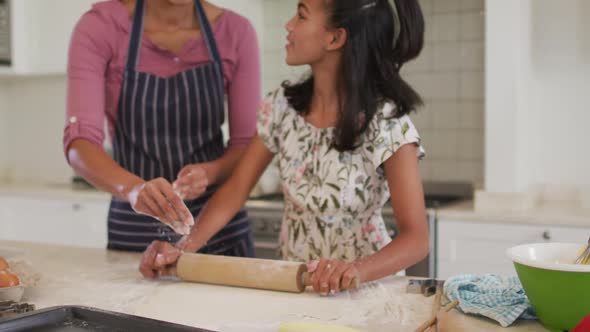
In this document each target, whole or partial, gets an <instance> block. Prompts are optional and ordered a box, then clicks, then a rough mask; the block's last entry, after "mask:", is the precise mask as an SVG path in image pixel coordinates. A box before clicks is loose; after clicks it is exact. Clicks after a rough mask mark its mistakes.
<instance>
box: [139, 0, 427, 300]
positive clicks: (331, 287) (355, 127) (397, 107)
mask: <svg viewBox="0 0 590 332" xmlns="http://www.w3.org/2000/svg"><path fill="white" fill-rule="evenodd" d="M286 28H287V31H288V32H289V34H288V36H287V40H288V45H287V63H288V64H289V65H303V64H307V65H309V66H310V67H311V76H310V77H309V78H307V79H305V80H303V81H302V82H300V83H297V84H289V83H285V84H283V88H282V89H279V90H277V91H275V92H273V93H271V94H270V95H269V96H268V98H267V99H266V101H265V102H264V103H263V106H262V107H261V110H260V113H259V116H258V135H257V136H256V137H255V138H254V139H253V141H252V143H250V145H249V147H248V149H247V151H246V153H245V154H244V158H243V159H242V162H241V163H240V165H239V166H238V167H237V168H236V170H235V171H234V173H233V175H232V176H231V178H230V179H229V180H228V181H227V182H226V183H225V184H224V186H223V187H222V188H221V189H220V190H219V191H218V192H217V193H216V194H215V195H214V197H213V198H212V199H211V200H210V202H209V204H208V205H207V207H206V208H205V209H204V210H203V211H202V212H201V215H200V216H199V217H198V218H197V221H198V223H197V224H196V226H195V227H193V228H192V231H191V233H190V234H189V235H187V236H185V237H184V238H183V239H182V240H181V241H180V242H179V243H177V244H176V245H175V246H172V245H170V244H168V243H161V242H154V243H153V244H152V245H151V247H150V248H149V249H148V250H146V252H145V253H144V256H143V259H142V262H141V265H140V270H141V271H142V273H143V274H144V276H146V277H155V276H157V275H158V274H159V273H160V272H161V270H162V269H163V268H164V267H165V266H166V265H167V264H172V263H174V262H175V261H176V259H177V258H178V256H179V254H180V253H181V252H182V251H194V250H196V249H198V248H200V247H201V246H203V245H204V244H205V243H206V242H207V241H208V240H209V238H210V237H211V236H213V234H215V233H216V232H217V231H218V230H219V229H221V228H222V227H223V225H225V224H226V222H227V221H228V220H229V219H230V218H231V215H232V214H233V213H234V211H236V210H237V209H238V208H239V207H240V206H241V205H242V204H243V202H244V200H245V199H246V198H247V196H248V192H249V191H250V190H251V188H252V187H253V186H254V184H255V183H256V180H257V179H258V177H259V176H260V174H261V173H262V172H263V170H264V169H265V167H267V165H268V164H269V162H270V161H271V160H272V158H273V156H275V155H277V156H278V162H279V168H280V173H281V182H282V185H283V192H284V195H285V214H284V218H283V228H282V234H281V239H280V242H281V252H282V255H283V258H284V259H287V260H294V261H303V262H310V264H309V269H310V270H311V271H312V272H314V273H313V286H314V290H315V291H316V292H319V293H320V294H328V293H333V292H338V291H340V290H342V289H347V288H349V287H350V286H351V285H352V284H353V280H355V279H356V280H358V281H360V282H366V281H372V280H376V279H380V278H382V277H385V276H387V275H390V274H393V273H395V272H397V271H400V270H403V269H405V268H407V267H409V266H411V265H413V264H415V263H416V262H418V261H420V260H421V259H422V258H424V257H425V256H426V254H427V253H428V228H427V224H426V220H425V217H424V216H425V215H426V212H425V208H424V196H423V191H422V185H421V180H420V175H419V172H418V159H419V158H420V157H421V156H422V155H423V152H422V149H421V147H420V137H419V136H418V133H417V131H416V129H415V127H414V125H413V124H412V122H411V121H410V118H409V117H408V113H409V112H410V111H412V110H414V109H415V107H416V106H417V105H418V104H419V103H420V102H421V101H420V97H419V96H418V94H417V93H416V92H415V91H414V90H413V89H412V88H411V87H410V86H409V85H408V84H407V83H406V82H405V81H404V80H403V79H402V78H401V77H400V68H401V66H402V65H403V64H404V63H406V62H407V61H409V60H411V59H413V58H415V57H416V56H417V55H418V54H419V53H420V51H421V49H422V46H423V35H424V22H423V16H422V12H421V9H420V6H419V4H418V2H417V0H396V1H394V2H393V6H392V4H390V2H389V1H388V0H300V1H299V4H298V8H297V14H296V16H295V17H293V19H291V20H290V21H289V23H288V24H287V26H286ZM390 192H391V205H392V206H393V209H394V210H395V214H396V220H397V222H398V226H399V230H400V232H399V235H398V236H397V237H396V238H395V239H394V240H393V241H392V240H391V239H390V237H389V236H388V234H387V232H386V229H385V225H384V221H383V219H382V216H381V209H382V207H383V205H384V204H385V203H386V202H387V200H388V198H389V196H390ZM318 260H319V263H318V262H317V261H318Z"/></svg>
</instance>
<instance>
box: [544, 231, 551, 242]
mask: <svg viewBox="0 0 590 332" xmlns="http://www.w3.org/2000/svg"><path fill="white" fill-rule="evenodd" d="M543 239H545V240H551V232H549V231H544V232H543Z"/></svg>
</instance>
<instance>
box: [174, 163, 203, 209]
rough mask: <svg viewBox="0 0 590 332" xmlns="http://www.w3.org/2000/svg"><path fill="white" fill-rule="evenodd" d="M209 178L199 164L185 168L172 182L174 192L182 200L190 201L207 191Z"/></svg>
mask: <svg viewBox="0 0 590 332" xmlns="http://www.w3.org/2000/svg"><path fill="white" fill-rule="evenodd" d="M208 185H209V178H208V177H207V171H206V169H205V167H203V166H202V165H200V164H194V165H188V166H185V167H184V168H183V169H182V170H181V171H180V173H178V179H177V180H176V181H174V184H173V186H172V187H173V188H174V191H175V192H176V193H177V194H178V196H180V198H182V199H184V200H192V199H195V198H198V197H199V196H201V195H202V194H203V193H205V191H206V190H207V186H208Z"/></svg>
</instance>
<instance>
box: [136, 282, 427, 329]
mask: <svg viewBox="0 0 590 332" xmlns="http://www.w3.org/2000/svg"><path fill="white" fill-rule="evenodd" d="M401 280H402V279H400V280H397V279H393V278H388V279H387V280H385V281H383V282H374V283H368V284H365V285H363V286H362V287H361V288H360V289H359V290H356V291H348V292H343V293H340V294H337V295H335V296H332V297H320V296H319V295H317V294H314V293H311V292H307V293H303V294H289V293H279V292H270V291H260V290H250V289H241V288H231V287H221V286H208V285H201V284H190V283H176V284H169V285H167V286H161V287H158V291H157V292H156V293H154V294H152V296H151V298H150V299H149V300H148V301H147V302H146V303H145V304H143V305H141V306H140V307H139V308H138V309H137V311H136V312H135V314H138V315H141V316H149V317H154V318H157V319H164V318H166V319H168V320H172V321H174V322H176V323H180V324H186V325H191V326H198V327H201V328H205V329H211V330H215V331H221V332H238V331H240V332H276V331H277V330H278V328H279V326H280V325H281V324H282V323H286V322H301V321H308V322H321V323H332V324H337V325H342V326H349V327H352V328H356V329H359V330H362V331H365V332H382V331H411V330H413V329H415V328H416V326H418V325H420V323H421V322H422V321H424V320H426V319H427V318H428V317H429V315H430V310H431V305H430V300H427V301H425V299H424V297H422V295H415V294H406V293H405V283H404V282H402V281H401ZM425 303H427V304H426V305H425ZM214 313H215V314H214Z"/></svg>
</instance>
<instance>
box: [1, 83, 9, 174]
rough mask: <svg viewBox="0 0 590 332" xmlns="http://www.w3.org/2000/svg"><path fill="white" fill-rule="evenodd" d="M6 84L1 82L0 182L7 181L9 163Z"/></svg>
mask: <svg viewBox="0 0 590 332" xmlns="http://www.w3.org/2000/svg"><path fill="white" fill-rule="evenodd" d="M6 102H7V97H6V82H3V81H0V181H5V180H6V175H7V174H6V166H5V165H6V163H7V161H8V158H7V157H8V156H7V153H6V146H7V144H8V142H7V141H8V137H7V136H6V135H5V133H6V127H7V126H6V117H5V116H4V114H5V113H6V111H5V110H6Z"/></svg>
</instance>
